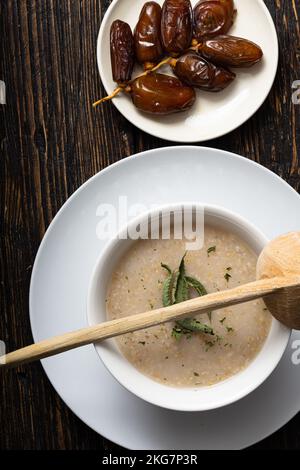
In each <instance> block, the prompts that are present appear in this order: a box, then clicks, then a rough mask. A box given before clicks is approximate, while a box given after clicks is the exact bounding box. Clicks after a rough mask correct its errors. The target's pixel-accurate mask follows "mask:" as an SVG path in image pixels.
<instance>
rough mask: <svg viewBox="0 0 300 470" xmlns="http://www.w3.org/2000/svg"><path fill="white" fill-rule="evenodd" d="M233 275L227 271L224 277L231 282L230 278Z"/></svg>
mask: <svg viewBox="0 0 300 470" xmlns="http://www.w3.org/2000/svg"><path fill="white" fill-rule="evenodd" d="M231 277H232V276H231V275H230V274H229V273H226V274H225V276H224V278H225V280H226V281H227V282H229V279H230V278H231Z"/></svg>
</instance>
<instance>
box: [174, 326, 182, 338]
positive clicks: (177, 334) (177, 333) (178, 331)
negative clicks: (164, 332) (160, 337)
mask: <svg viewBox="0 0 300 470" xmlns="http://www.w3.org/2000/svg"><path fill="white" fill-rule="evenodd" d="M182 335H183V331H182V330H181V329H180V328H177V327H176V326H175V327H174V328H173V330H172V336H173V338H175V339H176V340H179V339H180V338H181V336H182Z"/></svg>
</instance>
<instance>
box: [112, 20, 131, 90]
mask: <svg viewBox="0 0 300 470" xmlns="http://www.w3.org/2000/svg"><path fill="white" fill-rule="evenodd" d="M110 56H111V67H112V74H113V79H114V81H115V82H117V83H118V84H119V85H124V84H126V83H127V82H128V81H129V80H131V76H132V72H133V67H134V59H135V58H134V40H133V34H132V31H131V28H130V26H129V24H127V23H124V21H121V20H116V21H114V22H113V24H112V25H111V29H110Z"/></svg>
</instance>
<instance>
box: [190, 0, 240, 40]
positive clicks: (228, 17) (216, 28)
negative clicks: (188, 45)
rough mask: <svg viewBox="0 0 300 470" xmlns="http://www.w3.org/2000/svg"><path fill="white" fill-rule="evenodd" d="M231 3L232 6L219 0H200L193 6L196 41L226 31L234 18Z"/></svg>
mask: <svg viewBox="0 0 300 470" xmlns="http://www.w3.org/2000/svg"><path fill="white" fill-rule="evenodd" d="M231 3H232V8H230V5H229V4H228V5H227V4H225V3H224V2H223V3H222V2H221V1H208V0H204V1H203V0H200V1H199V2H198V3H197V5H196V6H195V8H194V36H195V38H196V39H197V40H198V41H201V40H202V39H203V38H213V37H215V36H218V35H220V34H226V33H228V31H229V29H230V28H231V26H232V25H233V20H234V6H233V2H231ZM226 5H227V6H226Z"/></svg>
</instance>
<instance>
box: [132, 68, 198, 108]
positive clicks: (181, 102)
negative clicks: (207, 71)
mask: <svg viewBox="0 0 300 470" xmlns="http://www.w3.org/2000/svg"><path fill="white" fill-rule="evenodd" d="M130 93H131V98H132V101H133V104H134V105H135V106H136V107H137V108H138V109H139V110H140V111H143V112H145V113H150V114H158V115H166V114H173V113H177V112H179V111H185V110H187V109H189V108H191V107H192V106H193V104H194V102H195V100H196V93H195V90H194V89H193V88H191V87H189V86H186V85H184V84H183V83H182V82H181V81H180V80H178V78H175V77H171V76H169V75H162V74H159V73H150V74H148V75H144V76H141V77H138V78H136V79H135V80H134V81H133V82H132V84H131V91H130Z"/></svg>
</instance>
